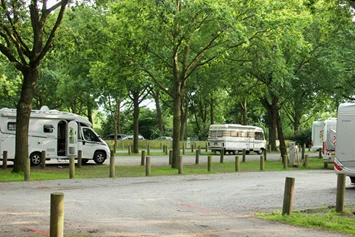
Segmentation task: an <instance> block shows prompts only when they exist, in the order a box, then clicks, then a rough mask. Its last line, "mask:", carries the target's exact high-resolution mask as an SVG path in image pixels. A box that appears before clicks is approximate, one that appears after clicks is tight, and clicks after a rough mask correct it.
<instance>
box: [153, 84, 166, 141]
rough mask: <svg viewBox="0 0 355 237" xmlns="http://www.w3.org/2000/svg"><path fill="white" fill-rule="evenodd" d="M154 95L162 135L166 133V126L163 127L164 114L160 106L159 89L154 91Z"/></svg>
mask: <svg viewBox="0 0 355 237" xmlns="http://www.w3.org/2000/svg"><path fill="white" fill-rule="evenodd" d="M153 97H154V101H155V109H156V111H157V120H158V129H159V132H160V135H164V127H163V115H162V112H161V107H160V93H159V91H156V92H155V91H153Z"/></svg>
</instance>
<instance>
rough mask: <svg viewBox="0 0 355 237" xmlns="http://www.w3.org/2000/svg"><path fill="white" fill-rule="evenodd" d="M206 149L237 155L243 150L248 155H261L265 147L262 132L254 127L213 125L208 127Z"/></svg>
mask: <svg viewBox="0 0 355 237" xmlns="http://www.w3.org/2000/svg"><path fill="white" fill-rule="evenodd" d="M208 147H209V149H210V150H211V151H213V152H216V151H219V152H221V151H222V150H224V153H225V154H226V153H227V152H228V153H229V154H231V153H232V154H237V153H238V152H239V151H242V150H243V149H245V150H246V153H247V154H249V153H250V152H251V151H254V152H256V153H258V154H262V153H263V151H264V150H265V147H266V140H265V136H264V130H263V129H262V128H260V127H256V126H245V125H240V124H215V125H211V126H210V130H209V133H208Z"/></svg>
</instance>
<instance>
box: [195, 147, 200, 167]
mask: <svg viewBox="0 0 355 237" xmlns="http://www.w3.org/2000/svg"><path fill="white" fill-rule="evenodd" d="M199 163H200V150H199V149H196V158H195V164H196V165H198V164H199Z"/></svg>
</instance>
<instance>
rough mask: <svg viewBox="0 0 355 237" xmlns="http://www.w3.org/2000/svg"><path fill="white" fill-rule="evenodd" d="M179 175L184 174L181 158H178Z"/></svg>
mask: <svg viewBox="0 0 355 237" xmlns="http://www.w3.org/2000/svg"><path fill="white" fill-rule="evenodd" d="M179 174H184V163H183V160H182V156H179Z"/></svg>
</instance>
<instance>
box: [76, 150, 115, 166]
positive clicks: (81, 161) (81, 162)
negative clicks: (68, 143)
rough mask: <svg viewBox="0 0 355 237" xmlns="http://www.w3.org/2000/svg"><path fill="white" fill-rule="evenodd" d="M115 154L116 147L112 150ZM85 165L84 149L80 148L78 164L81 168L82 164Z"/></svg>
mask: <svg viewBox="0 0 355 237" xmlns="http://www.w3.org/2000/svg"><path fill="white" fill-rule="evenodd" d="M112 154H113V155H115V148H113V149H112V150H111V155H112ZM82 165H83V151H82V150H78V164H76V166H77V167H78V168H81V166H82Z"/></svg>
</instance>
